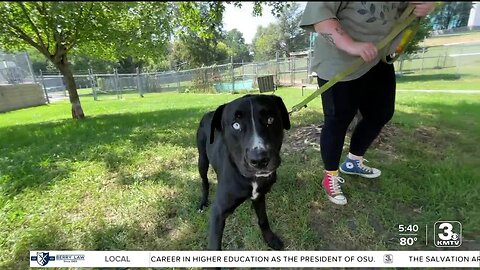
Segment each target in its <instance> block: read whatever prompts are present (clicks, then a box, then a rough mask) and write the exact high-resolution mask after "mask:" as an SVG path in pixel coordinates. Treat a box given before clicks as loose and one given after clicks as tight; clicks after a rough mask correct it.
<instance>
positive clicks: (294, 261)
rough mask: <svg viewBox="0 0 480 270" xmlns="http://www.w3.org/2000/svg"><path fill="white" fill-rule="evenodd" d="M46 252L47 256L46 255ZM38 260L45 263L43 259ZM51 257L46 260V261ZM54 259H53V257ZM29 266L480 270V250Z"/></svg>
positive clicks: (165, 255) (67, 260)
mask: <svg viewBox="0 0 480 270" xmlns="http://www.w3.org/2000/svg"><path fill="white" fill-rule="evenodd" d="M47 253H48V254H47ZM39 255H41V256H42V258H40V259H39V257H38V256H39ZM45 256H48V258H49V259H48V260H47V259H44V258H46V257H45ZM52 257H53V258H55V259H52V260H50V258H52ZM30 267H40V268H45V267H47V268H48V267H137V268H142V267H150V268H165V267H178V268H187V267H232V268H236V267H248V268H252V267H265V268H269V267H275V268H298V267H315V268H332V267H442V268H447V267H455V268H458V267H463V268H478V267H480V251H478V250H477V251H456V250H447V251H443V250H442V251H52V250H36V251H30Z"/></svg>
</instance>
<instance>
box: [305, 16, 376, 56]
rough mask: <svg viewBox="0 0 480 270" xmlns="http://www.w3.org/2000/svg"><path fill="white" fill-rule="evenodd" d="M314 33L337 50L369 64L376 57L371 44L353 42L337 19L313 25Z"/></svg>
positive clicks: (374, 48)
mask: <svg viewBox="0 0 480 270" xmlns="http://www.w3.org/2000/svg"><path fill="white" fill-rule="evenodd" d="M314 28H315V31H316V32H317V33H318V34H319V35H321V36H322V37H323V38H325V39H326V40H327V41H328V42H330V43H331V44H332V45H333V46H335V47H337V48H338V49H340V50H342V51H344V52H346V53H348V54H351V55H355V56H360V57H362V59H363V60H364V61H365V62H370V61H372V60H373V59H375V58H376V57H377V55H378V49H377V47H376V46H375V44H373V43H371V42H359V41H355V40H353V39H352V38H351V37H350V36H349V35H348V34H347V33H346V32H345V31H344V30H343V28H342V26H341V25H340V22H339V21H338V20H337V19H333V18H332V19H327V20H323V21H320V22H317V23H315V24H314Z"/></svg>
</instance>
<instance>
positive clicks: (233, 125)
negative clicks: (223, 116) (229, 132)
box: [232, 122, 240, 130]
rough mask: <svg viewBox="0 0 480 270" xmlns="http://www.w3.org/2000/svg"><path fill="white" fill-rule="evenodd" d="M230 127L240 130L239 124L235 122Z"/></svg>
mask: <svg viewBox="0 0 480 270" xmlns="http://www.w3.org/2000/svg"><path fill="white" fill-rule="evenodd" d="M232 127H233V129H235V130H240V124H239V123H237V122H235V123H233V124H232Z"/></svg>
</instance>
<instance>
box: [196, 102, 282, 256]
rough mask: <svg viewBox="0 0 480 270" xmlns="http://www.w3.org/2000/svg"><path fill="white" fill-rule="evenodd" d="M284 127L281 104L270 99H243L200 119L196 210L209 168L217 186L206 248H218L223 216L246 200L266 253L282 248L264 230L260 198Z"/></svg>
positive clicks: (270, 176)
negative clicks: (198, 189)
mask: <svg viewBox="0 0 480 270" xmlns="http://www.w3.org/2000/svg"><path fill="white" fill-rule="evenodd" d="M284 129H285V130H288V129H290V119H289V115H288V112H287V109H286V107H285V104H284V103H283V100H282V99H281V98H280V97H277V96H273V95H246V96H243V97H241V98H238V99H236V100H234V101H232V102H229V103H227V104H223V105H221V106H219V107H218V108H217V109H216V110H215V111H212V112H209V113H207V114H205V115H204V117H203V118H202V120H201V122H200V126H199V128H198V130H197V147H198V152H199V158H198V170H199V172H200V176H201V178H202V188H203V190H202V191H203V194H202V199H201V202H200V205H199V210H203V209H204V208H205V207H206V206H207V204H208V193H209V182H208V179H207V172H208V168H209V164H211V165H212V167H213V169H214V171H215V173H216V174H217V182H218V184H217V192H216V198H215V202H214V204H213V207H212V210H211V211H212V212H211V217H210V228H209V230H210V231H209V237H208V247H207V248H208V249H209V250H221V245H222V236H223V230H224V227H225V220H226V218H227V217H228V216H229V215H230V214H232V213H233V211H234V210H235V209H236V208H237V207H238V206H239V205H241V204H242V203H243V202H244V201H245V200H246V199H248V198H251V199H252V205H253V208H254V209H255V212H256V214H257V217H258V224H259V226H260V229H261V231H262V235H263V239H264V240H265V242H266V243H267V244H268V246H270V247H271V248H272V249H275V250H280V249H283V242H282V241H281V240H280V238H279V237H278V236H277V235H275V234H274V233H273V232H272V230H271V229H270V225H269V222H268V218H267V212H266V209H265V194H266V193H268V192H269V191H270V188H271V187H272V185H273V184H274V183H275V181H276V178H277V176H276V169H277V168H278V166H279V165H280V162H281V160H280V149H281V147H282V141H283V132H284V131H283V130H284Z"/></svg>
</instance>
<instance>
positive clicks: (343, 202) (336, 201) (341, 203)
mask: <svg viewBox="0 0 480 270" xmlns="http://www.w3.org/2000/svg"><path fill="white" fill-rule="evenodd" d="M327 197H328V199H329V200H330V201H331V202H332V203H334V204H336V205H345V204H347V201H346V200H345V201H339V200H336V199H335V198H332V197H330V196H328V195H327Z"/></svg>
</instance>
